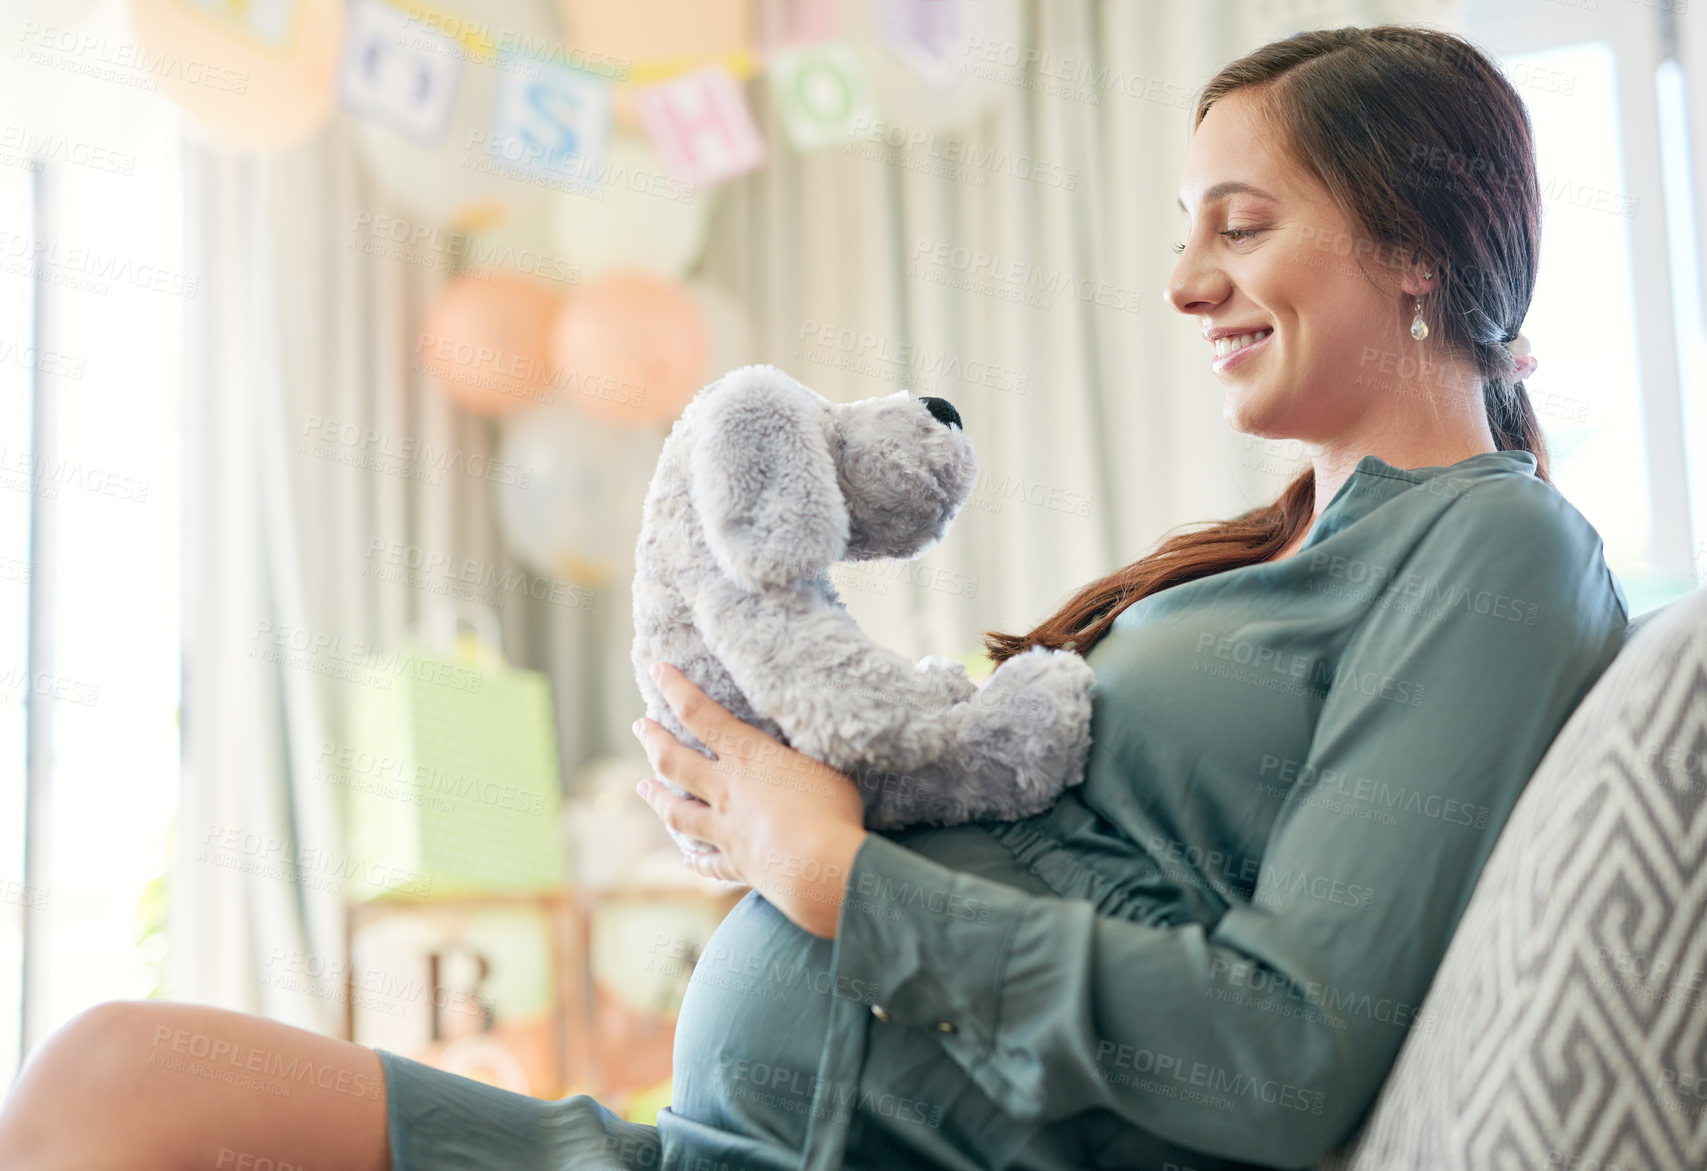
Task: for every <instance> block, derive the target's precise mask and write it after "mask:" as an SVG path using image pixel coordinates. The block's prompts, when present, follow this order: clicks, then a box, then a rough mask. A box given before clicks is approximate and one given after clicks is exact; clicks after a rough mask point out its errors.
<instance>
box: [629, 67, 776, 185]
mask: <svg viewBox="0 0 1707 1171" xmlns="http://www.w3.org/2000/svg"><path fill="white" fill-rule="evenodd" d="M636 100H637V102H638V103H639V105H640V117H641V118H642V119H643V120H644V121H645V123H646V130H647V133H648V134H650V135H651V136H652V144H653V145H654V146H655V147H656V148H657V150H658V153H659V154H660V155H662V156H663V158H664V165H665V166H667V167H669V169H670V173H671V174H672V175H674V176H675V177H676V178H678V179H681V180H683V181H685V182H689V183H705V184H709V183H720V182H722V181H723V180H725V179H731V178H733V177H735V176H736V175H740V174H743V173H745V172H747V171H751V170H753V169H754V168H756V167H758V166H760V165H762V164H763V163H764V161H765V144H764V140H763V139H762V138H760V137H759V131H758V127H756V126H754V125H753V117H752V115H751V114H750V113H748V111H747V102H746V99H745V98H744V97H743V96H742V94H741V90H740V87H739V86H737V85H736V84H735V79H734V78H732V77H730V76H729V74H728V73H726V72H725V71H724V70H722V69H719V68H718V67H716V66H715V65H711V66H707V67H706V68H704V69H697V70H695V71H694V72H692V73H690V74H688V75H687V76H685V77H682V78H680V79H678V80H676V81H668V82H665V83H664V84H662V85H654V86H649V87H647V88H646V89H643V90H641V91H640V93H639V95H638V96H637V98H636Z"/></svg>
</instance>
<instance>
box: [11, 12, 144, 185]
mask: <svg viewBox="0 0 1707 1171" xmlns="http://www.w3.org/2000/svg"><path fill="white" fill-rule="evenodd" d="M135 43H136V34H135V32H134V31H133V30H132V29H131V23H130V6H129V4H128V3H127V2H126V0H106V3H104V4H101V5H100V6H99V7H97V6H96V4H95V2H94V0H74V2H72V3H66V4H57V3H47V2H45V0H18V2H16V3H11V2H8V3H6V4H4V5H0V59H3V60H4V62H5V64H4V65H3V66H0V106H4V107H5V109H4V111H0V118H3V119H4V120H5V121H6V122H8V123H11V124H12V125H14V126H17V127H19V128H21V130H22V131H23V132H24V135H25V138H24V141H23V142H22V144H21V145H22V146H23V152H22V153H25V154H39V155H41V156H42V157H44V158H46V159H48V160H50V161H52V160H54V159H55V158H56V157H57V158H65V157H69V158H71V159H72V160H73V161H76V160H86V161H87V162H88V163H89V165H90V166H93V167H95V168H97V169H113V170H118V169H119V168H122V167H124V166H125V165H126V163H125V161H124V159H123V158H122V157H119V156H120V155H121V154H122V152H116V151H114V149H113V148H115V147H117V146H118V145H120V144H121V143H123V141H124V140H125V139H126V138H128V137H129V136H130V134H131V133H132V132H133V131H134V130H135V129H136V128H137V127H138V126H140V125H142V122H143V120H144V119H145V118H147V117H149V116H150V115H152V114H154V113H155V112H156V111H157V110H159V109H160V108H161V106H162V105H164V103H163V102H162V101H161V100H160V98H159V97H158V96H157V95H155V94H152V93H150V92H149V90H150V89H152V88H153V83H152V81H150V80H149V79H148V75H147V74H145V73H144V72H143V71H142V70H141V69H140V68H137V67H135V66H132V67H130V68H125V67H123V66H119V65H106V66H104V67H99V68H95V69H92V70H90V69H85V68H83V66H87V65H89V64H90V63H91V61H90V58H91V57H93V56H95V55H96V54H94V53H92V52H91V51H90V48H89V46H90V45H92V44H98V45H107V46H113V45H131V44H135ZM108 51H109V53H110V49H109V50H108ZM56 152H60V153H57V154H56Z"/></svg>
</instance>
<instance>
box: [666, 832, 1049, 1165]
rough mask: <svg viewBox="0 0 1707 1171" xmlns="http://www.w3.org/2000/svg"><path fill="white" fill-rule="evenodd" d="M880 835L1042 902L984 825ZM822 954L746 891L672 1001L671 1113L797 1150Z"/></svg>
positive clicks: (826, 1005) (824, 947)
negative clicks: (677, 1005)
mask: <svg viewBox="0 0 1707 1171" xmlns="http://www.w3.org/2000/svg"><path fill="white" fill-rule="evenodd" d="M884 836H885V837H888V838H891V839H892V840H894V841H896V842H898V843H900V844H902V845H905V846H906V847H907V848H908V849H911V850H913V851H915V852H917V853H919V854H922V855H924V856H925V857H927V858H931V859H933V860H934V861H938V862H941V863H943V864H944V865H945V866H949V867H950V868H952V869H955V870H959V871H965V872H970V873H974V874H978V875H980V876H982V877H984V878H989V879H991V880H993V881H997V882H1003V883H1006V884H1007V885H1010V886H1016V887H1019V888H1021V889H1023V890H1027V891H1029V892H1031V893H1037V894H1043V893H1049V888H1048V887H1047V886H1045V885H1044V883H1043V882H1042V880H1041V879H1039V878H1037V877H1036V876H1035V875H1034V874H1032V873H1031V871H1030V870H1028V869H1027V868H1025V867H1024V866H1022V865H1020V864H1019V863H1018V862H1017V861H1016V860H1015V857H1014V854H1013V852H1012V851H1011V850H1009V849H1008V848H1007V847H1006V846H1004V845H1002V844H1001V842H1000V841H998V840H997V839H996V838H995V837H994V836H992V834H991V832H990V831H989V830H988V829H986V828H985V827H984V826H981V825H965V826H951V827H946V828H945V827H926V828H921V829H915V830H908V831H902V832H890V833H885V835H884ZM834 947H835V944H834V942H833V941H832V940H828V939H820V938H819V937H817V936H815V935H813V934H811V933H810V932H807V931H803V930H801V929H800V928H799V927H796V926H795V925H794V924H793V923H791V922H789V920H788V919H787V918H786V917H784V916H783V914H782V912H780V911H778V910H777V909H776V908H775V907H773V906H772V905H771V904H770V903H768V902H766V901H765V900H764V899H763V898H761V897H759V895H758V894H756V893H754V892H749V893H748V894H747V897H746V898H744V899H742V900H741V901H740V902H739V903H737V904H736V906H735V908H734V909H733V910H732V911H730V912H729V914H728V915H727V916H725V917H724V919H723V922H722V923H721V924H719V925H718V928H717V930H716V931H714V932H713V933H712V935H711V938H710V939H709V940H707V941H706V945H705V950H704V951H703V952H702V954H701V955H700V957H699V960H698V962H697V963H696V964H695V965H694V971H693V977H692V979H691V980H690V981H689V983H688V987H687V992H686V995H685V996H684V997H683V999H682V1007H681V1012H680V1014H679V1015H678V1016H677V1019H676V1036H675V1052H674V1057H673V1065H674V1075H675V1080H674V1084H673V1086H672V1094H671V1098H672V1100H671V1106H670V1108H671V1110H673V1111H674V1112H675V1113H677V1114H680V1115H683V1116H684V1117H687V1118H691V1119H693V1120H695V1121H697V1122H703V1123H705V1124H706V1125H708V1126H713V1127H716V1128H718V1129H720V1130H728V1131H734V1132H736V1133H741V1134H750V1135H755V1136H758V1135H764V1136H771V1137H774V1138H776V1139H777V1140H779V1141H781V1142H783V1143H785V1144H787V1145H790V1146H793V1147H798V1146H799V1145H800V1143H801V1142H803V1141H804V1139H805V1134H806V1124H807V1122H808V1116H809V1112H810V1110H811V1108H812V1094H813V1089H814V1086H815V1082H814V1079H815V1078H816V1076H817V1072H818V1059H819V1055H820V1054H821V1053H822V1051H823V1048H824V1037H825V1028H826V1022H827V1021H828V1019H829V1010H830V1003H831V1002H830V998H831V997H832V996H834V995H836V994H837V992H838V990H837V987H836V978H835V973H834V971H833V970H832V968H831V962H830V961H831V956H832V954H833V951H834ZM840 994H841V995H843V996H852V997H855V998H857V999H869V996H868V995H866V994H865V993H864V991H863V990H862V989H858V988H847V987H843V988H841V989H840ZM945 1060H946V1058H945Z"/></svg>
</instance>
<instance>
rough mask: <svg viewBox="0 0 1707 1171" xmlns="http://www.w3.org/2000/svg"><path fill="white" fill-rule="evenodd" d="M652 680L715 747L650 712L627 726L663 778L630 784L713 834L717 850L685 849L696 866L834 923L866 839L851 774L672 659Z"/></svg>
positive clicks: (675, 816)
mask: <svg viewBox="0 0 1707 1171" xmlns="http://www.w3.org/2000/svg"><path fill="white" fill-rule="evenodd" d="M654 681H655V682H656V683H657V684H658V690H659V692H660V693H661V694H662V695H663V696H664V699H665V700H666V701H667V702H668V703H669V705H670V708H671V710H672V711H674V712H675V713H676V715H677V717H678V718H680V720H681V721H682V723H683V724H684V725H686V727H687V729H688V731H690V732H692V733H693V734H694V735H695V736H696V737H698V738H699V740H700V742H701V743H703V744H705V745H706V746H707V747H709V748H710V749H711V750H712V751H713V752H715V753H716V754H717V759H716V760H712V759H710V758H709V757H707V756H706V755H705V754H704V753H702V752H700V751H698V750H697V749H693V748H689V747H687V746H686V745H685V744H683V743H682V742H681V741H680V740H678V739H676V738H675V737H674V736H672V735H671V734H670V732H669V729H667V728H665V727H664V726H663V725H662V724H660V723H658V722H657V721H655V720H652V719H649V718H642V719H639V720H636V721H635V722H634V734H635V735H636V736H638V737H639V738H640V742H641V744H642V745H644V746H645V748H646V756H647V758H648V759H649V760H650V761H651V762H652V767H653V768H654V769H655V770H657V773H658V775H659V776H660V777H664V778H667V779H668V780H670V781H672V782H674V783H675V784H677V785H679V786H681V787H682V788H683V789H685V790H686V791H687V792H689V793H691V794H693V796H694V797H697V798H699V800H698V801H695V800H692V799H691V798H687V797H678V796H676V795H675V794H673V793H671V792H670V791H669V789H667V788H665V787H664V786H663V785H661V784H659V783H658V782H657V781H655V780H647V781H641V782H640V784H639V785H637V786H635V788H636V791H637V792H639V793H640V795H641V796H642V797H644V798H645V799H646V800H647V802H648V803H650V804H651V806H652V808H653V809H654V810H656V811H657V813H658V816H659V817H661V818H663V819H664V823H665V824H666V825H668V826H669V827H670V828H671V829H674V830H678V831H680V832H682V833H685V834H688V835H690V836H692V837H696V838H700V839H702V840H704V841H707V842H710V843H711V844H712V845H713V846H715V847H717V849H716V851H715V852H711V853H705V854H695V855H688V856H687V857H686V858H684V862H685V863H686V864H687V865H688V866H690V867H692V868H693V869H694V870H696V871H698V872H699V873H700V874H704V875H707V876H709V877H712V878H721V879H724V880H725V881H728V882H742V883H746V884H747V885H748V886H751V887H752V888H753V889H754V890H757V891H758V892H759V893H760V894H762V895H764V896H765V898H766V899H767V900H769V901H770V903H771V904H772V905H773V906H775V907H776V908H777V909H778V910H779V911H781V912H782V913H783V914H784V915H787V916H788V917H789V919H791V920H793V921H794V922H795V923H796V924H797V925H799V926H800V927H801V928H803V929H805V930H807V931H810V932H812V933H813V934H814V935H819V936H823V937H826V938H829V937H832V936H834V935H835V932H836V921H837V917H838V916H839V914H840V911H841V902H842V891H843V889H844V888H845V886H846V884H847V879H848V873H849V871H850V870H851V869H852V865H853V857H854V854H855V853H857V852H858V850H859V847H860V844H861V843H862V842H863V841H864V840H865V837H866V830H865V826H864V814H865V808H864V803H863V802H862V801H861V800H860V794H859V790H858V788H857V787H855V785H854V782H853V780H852V779H851V778H849V777H848V776H847V774H845V773H841V772H837V771H836V770H835V769H833V768H831V767H829V766H828V765H826V764H822V763H820V762H819V761H817V760H814V759H813V758H812V757H810V756H807V755H805V754H804V753H800V752H796V751H795V750H794V749H792V748H789V747H787V746H785V745H784V744H783V743H782V742H781V741H779V740H777V739H776V738H775V737H774V736H769V735H766V734H765V733H764V732H761V731H760V730H759V729H757V728H755V727H753V726H752V725H751V724H748V723H745V722H743V721H741V720H738V719H736V718H735V716H734V715H733V714H731V713H730V711H729V709H728V708H726V707H724V706H723V705H722V704H720V703H718V702H717V701H716V700H714V699H711V698H710V697H709V696H707V695H706V694H705V692H703V691H701V690H700V689H699V688H698V687H696V686H695V685H694V683H693V681H692V680H690V679H689V678H688V677H687V676H686V675H683V674H682V673H681V672H680V671H678V670H677V669H676V668H675V667H674V666H672V665H670V664H668V663H664V664H661V665H660V666H659V667H657V668H655V669H654Z"/></svg>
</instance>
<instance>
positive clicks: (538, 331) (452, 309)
mask: <svg viewBox="0 0 1707 1171" xmlns="http://www.w3.org/2000/svg"><path fill="white" fill-rule="evenodd" d="M557 308H558V300H557V297H555V296H554V295H553V294H552V292H551V290H550V289H548V288H546V287H545V286H543V285H541V284H539V283H538V282H536V281H534V280H531V279H529V278H527V277H523V276H518V275H517V274H515V273H511V272H504V271H502V270H498V271H494V272H491V273H489V274H486V275H485V276H484V277H481V276H466V275H465V276H459V277H455V278H453V279H452V280H450V281H448V282H447V283H446V284H445V285H444V287H443V288H441V289H440V290H439V293H438V296H437V297H435V298H434V299H433V302H432V304H431V305H429V306H428V307H427V312H426V313H425V315H423V317H422V320H421V329H420V333H419V334H418V335H417V338H416V346H415V354H416V357H417V359H418V360H419V364H420V369H421V372H422V373H424V374H426V375H428V376H429V377H431V378H432V379H433V380H434V381H435V382H437V384H438V385H439V387H440V389H442V390H443V391H444V392H445V394H446V395H447V396H448V397H449V398H450V400H451V401H452V402H454V403H456V404H457V405H458V406H460V407H462V408H464V409H465V410H469V411H473V412H474V413H475V414H479V415H502V414H506V413H508V412H510V411H515V410H519V409H520V408H522V407H527V406H535V405H538V404H539V403H542V402H549V401H551V398H552V396H553V394H554V393H555V392H554V391H553V390H552V388H551V386H550V372H549V341H550V336H551V322H552V319H553V318H554V317H555V316H556V313H557Z"/></svg>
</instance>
